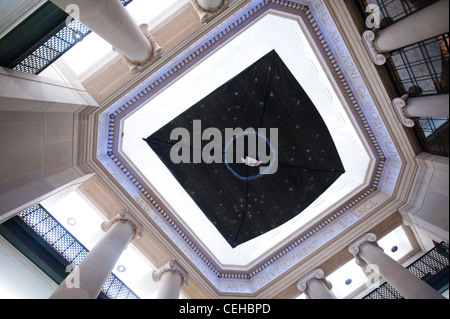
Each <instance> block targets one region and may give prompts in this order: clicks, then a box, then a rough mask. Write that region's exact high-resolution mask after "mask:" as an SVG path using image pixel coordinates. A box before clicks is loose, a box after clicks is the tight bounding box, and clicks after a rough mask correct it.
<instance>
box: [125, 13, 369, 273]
mask: <svg viewBox="0 0 450 319" xmlns="http://www.w3.org/2000/svg"><path fill="white" fill-rule="evenodd" d="M309 40H310V39H308V37H307V35H305V33H304V32H303V29H302V23H301V21H299V20H298V17H297V18H291V17H287V16H284V15H280V14H279V13H275V12H271V11H268V12H267V13H266V14H264V15H263V16H262V17H261V18H259V19H258V20H257V21H255V22H254V23H253V24H252V25H250V26H249V27H248V28H246V29H245V30H244V31H242V32H241V33H240V34H238V35H237V36H235V37H234V38H233V39H232V40H230V41H229V42H227V43H226V44H224V45H222V46H221V47H220V48H219V49H217V50H216V51H214V52H213V53H212V54H210V55H209V56H208V57H206V58H205V59H204V60H202V61H201V62H200V63H198V64H197V65H196V66H195V67H193V68H191V69H190V70H189V71H188V72H186V73H185V74H183V76H181V77H180V78H178V79H177V80H176V81H174V82H172V83H171V84H170V85H169V86H167V87H166V88H165V89H164V90H162V91H160V92H159V93H158V94H155V95H154V96H152V97H151V98H150V99H149V100H148V101H147V102H146V103H144V104H142V106H141V107H139V108H137V109H136V110H134V111H133V112H131V113H130V114H129V115H128V116H126V117H125V118H124V119H123V120H122V123H121V132H122V134H120V135H121V136H122V138H121V140H120V147H119V148H120V153H121V155H122V156H123V157H124V158H125V159H126V160H127V161H128V163H129V164H130V165H132V166H133V168H134V169H135V171H136V172H139V174H140V176H141V177H142V178H143V179H144V180H145V181H146V183H147V184H148V185H151V187H152V189H153V191H154V192H155V194H158V195H159V196H160V198H161V200H162V201H164V202H165V204H166V205H167V207H170V208H171V211H172V212H173V213H174V214H175V215H176V216H177V218H179V220H181V221H182V222H183V225H184V227H185V228H186V229H188V230H189V231H190V232H191V234H193V235H194V236H196V238H197V240H198V241H199V242H200V243H202V244H203V245H204V248H205V249H206V250H207V251H209V252H210V254H211V255H212V256H213V257H214V258H215V259H216V260H217V262H218V263H219V264H221V265H224V266H230V267H236V266H237V267H245V266H247V265H249V264H251V263H252V262H254V261H255V260H256V259H258V258H260V257H261V256H263V255H264V254H265V253H266V252H267V251H270V250H272V249H273V248H274V247H276V246H277V245H280V243H282V242H283V241H284V240H286V238H288V237H290V236H292V234H298V233H300V232H301V231H302V230H304V229H305V228H306V227H307V226H309V225H311V224H312V223H313V221H314V220H317V219H318V218H320V216H322V215H323V214H325V213H329V212H330V211H331V210H332V209H333V208H334V207H336V206H337V205H339V204H342V203H344V202H345V200H348V199H349V197H351V196H352V195H353V194H355V193H356V192H358V191H360V190H361V189H363V188H364V187H365V186H367V179H368V175H369V174H370V173H371V167H372V166H373V158H371V156H370V155H369V152H368V150H367V149H366V147H365V144H364V143H363V142H362V141H361V139H360V135H359V134H358V132H357V131H356V129H355V128H354V127H353V123H354V121H353V120H352V119H351V118H350V115H349V113H350V112H348V111H347V110H346V108H345V107H344V105H343V104H342V102H341V100H340V98H339V96H338V94H337V93H336V92H335V91H334V86H333V85H332V84H331V82H330V80H329V78H328V77H327V73H326V72H325V70H324V68H323V66H322V64H321V61H320V59H319V58H318V57H316V54H315V51H314V49H313V48H312V47H311V46H310V44H309ZM272 50H276V52H277V53H278V54H279V56H280V58H281V59H282V60H283V62H284V63H285V64H286V66H287V67H288V68H289V70H290V71H291V72H292V74H293V75H294V77H295V79H296V80H297V81H298V83H299V84H300V85H301V86H302V87H303V89H304V90H305V92H306V93H307V94H308V96H309V98H310V99H311V100H312V101H313V103H314V105H315V107H316V108H317V111H318V112H319V113H320V115H321V117H322V119H323V121H324V122H325V123H326V125H327V127H328V130H329V131H330V134H331V136H332V138H333V141H334V143H335V145H336V148H337V151H338V153H339V156H340V158H341V160H342V163H343V166H344V168H345V174H343V175H342V176H341V177H340V178H339V179H338V180H337V181H336V182H335V183H334V184H333V185H332V186H331V187H330V188H329V189H328V190H327V191H326V192H325V193H324V194H322V195H321V196H319V198H317V200H315V201H314V203H312V204H311V205H310V206H309V207H308V208H306V209H305V210H304V211H303V212H301V214H299V215H297V216H296V217H294V218H293V219H291V220H290V221H288V222H287V223H285V224H283V225H282V226H280V227H277V228H275V229H273V230H271V231H269V232H267V233H265V234H264V235H261V236H259V237H257V238H255V239H252V240H250V241H248V242H246V243H243V244H241V245H239V246H237V247H235V248H232V247H231V246H230V245H229V244H228V243H227V242H226V240H225V239H224V238H223V237H222V236H221V234H220V233H219V232H218V231H217V228H216V227H215V226H214V225H213V224H212V223H211V222H210V221H209V220H208V218H207V217H206V216H205V214H204V213H203V212H202V211H201V210H200V209H199V207H198V206H197V205H196V203H195V202H194V200H193V199H192V197H191V196H190V195H189V194H187V192H186V191H185V190H184V189H183V187H182V186H181V185H180V183H178V182H177V180H176V179H175V178H174V176H173V175H172V174H171V173H170V171H169V170H168V168H167V167H166V166H165V165H164V164H163V162H162V161H161V160H160V159H159V157H158V156H157V155H156V154H155V153H154V152H153V151H152V150H151V149H150V148H149V147H148V146H147V145H146V142H145V141H143V138H145V137H148V136H150V135H152V134H153V133H155V132H156V131H157V130H159V129H160V128H161V127H163V126H164V125H165V124H167V123H168V122H170V121H171V120H172V119H173V118H175V117H177V116H178V115H180V114H181V113H183V112H185V111H186V110H187V109H189V108H190V107H191V106H192V105H194V104H195V103H197V102H198V101H200V100H201V99H202V98H203V97H205V96H206V95H208V94H210V93H211V92H213V91H214V90H215V89H217V88H218V87H220V86H221V85H222V84H224V83H225V82H227V81H229V80H230V79H232V78H233V77H235V76H236V75H237V74H239V73H240V72H242V71H243V70H244V69H246V68H247V67H248V66H250V65H251V64H253V63H255V62H256V61H257V60H258V59H260V58H262V57H263V56H264V55H266V54H267V53H269V52H270V51H272Z"/></svg>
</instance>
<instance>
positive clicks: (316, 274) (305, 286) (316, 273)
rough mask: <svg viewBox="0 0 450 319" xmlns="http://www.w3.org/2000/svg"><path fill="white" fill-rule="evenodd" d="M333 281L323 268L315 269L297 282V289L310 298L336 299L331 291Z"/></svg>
mask: <svg viewBox="0 0 450 319" xmlns="http://www.w3.org/2000/svg"><path fill="white" fill-rule="evenodd" d="M331 288H332V286H331V283H330V282H329V281H328V280H327V279H326V278H325V276H324V273H323V271H322V270H321V269H315V270H313V271H312V272H310V273H309V274H308V275H306V276H305V277H303V278H302V279H300V280H299V281H298V282H297V289H298V290H300V291H301V292H303V293H304V294H305V295H306V297H307V298H308V299H336V296H335V295H334V294H333V293H332V292H331Z"/></svg>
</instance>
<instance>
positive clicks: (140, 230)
mask: <svg viewBox="0 0 450 319" xmlns="http://www.w3.org/2000/svg"><path fill="white" fill-rule="evenodd" d="M118 221H121V222H128V223H130V224H131V225H132V226H133V228H134V235H133V238H132V239H131V241H132V240H134V239H135V238H137V237H142V236H143V235H144V225H143V224H142V223H141V222H140V221H139V219H137V218H136V216H135V215H134V214H133V213H132V212H131V211H129V210H128V209H121V210H120V211H119V213H118V214H117V215H116V216H114V217H113V218H111V219H110V220H109V221H105V222H103V223H102V225H101V228H102V230H103V231H104V232H107V231H108V230H109V229H110V228H111V227H112V225H113V224H114V223H115V222H118Z"/></svg>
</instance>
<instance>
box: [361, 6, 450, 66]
mask: <svg viewBox="0 0 450 319" xmlns="http://www.w3.org/2000/svg"><path fill="white" fill-rule="evenodd" d="M448 10H449V0H440V1H438V2H436V3H434V4H432V5H429V6H428V7H426V8H424V9H422V10H419V11H417V12H416V13H414V14H412V15H410V16H408V17H406V18H405V19H403V20H400V21H398V22H396V23H394V24H392V25H391V26H389V27H387V28H385V29H383V30H379V29H374V30H368V31H366V32H364V33H363V36H362V38H363V42H364V44H365V46H366V48H367V49H368V51H369V54H370V56H371V58H372V61H373V62H374V63H375V64H377V65H383V64H384V63H386V55H389V53H390V52H392V51H394V50H397V49H400V48H403V47H406V46H408V45H411V44H414V43H417V42H420V41H424V40H426V39H429V38H432V37H434V36H438V35H440V34H443V33H445V32H448V31H449V19H448Z"/></svg>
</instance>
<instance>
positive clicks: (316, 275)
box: [297, 268, 333, 298]
mask: <svg viewBox="0 0 450 319" xmlns="http://www.w3.org/2000/svg"><path fill="white" fill-rule="evenodd" d="M312 280H321V281H323V283H324V284H325V286H326V287H327V288H328V289H329V290H331V288H333V285H332V284H331V282H329V281H328V280H327V279H326V278H325V274H324V272H323V270H322V269H320V268H316V269H314V270H313V271H311V272H310V273H308V274H307V275H306V276H304V277H302V278H301V279H300V280H299V281H297V289H298V290H300V291H301V292H303V293H305V294H306V295H307V296H308V298H309V297H310V296H309V295H308V293H307V291H306V290H307V288H308V285H309V283H310V282H311V281H312Z"/></svg>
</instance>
